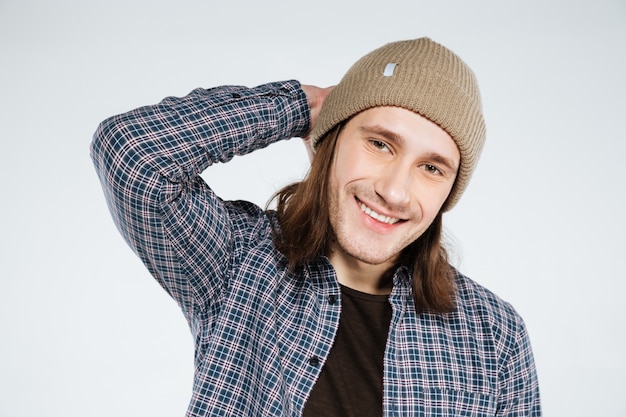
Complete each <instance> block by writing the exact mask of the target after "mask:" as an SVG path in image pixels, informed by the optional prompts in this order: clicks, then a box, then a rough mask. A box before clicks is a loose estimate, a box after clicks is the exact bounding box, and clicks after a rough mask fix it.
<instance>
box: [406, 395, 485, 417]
mask: <svg viewBox="0 0 626 417" xmlns="http://www.w3.org/2000/svg"><path fill="white" fill-rule="evenodd" d="M418 403H419V406H418V410H415V413H411V414H410V415H420V416H424V417H452V416H454V417H486V416H495V414H496V410H497V399H496V397H495V396H494V395H489V394H483V393H477V392H469V391H461V390H453V389H447V388H424V389H423V390H422V391H421V392H420V393H419V395H418Z"/></svg>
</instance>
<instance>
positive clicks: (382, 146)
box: [370, 139, 388, 151]
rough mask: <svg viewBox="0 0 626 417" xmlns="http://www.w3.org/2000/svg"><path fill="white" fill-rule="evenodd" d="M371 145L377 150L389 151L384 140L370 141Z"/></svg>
mask: <svg viewBox="0 0 626 417" xmlns="http://www.w3.org/2000/svg"><path fill="white" fill-rule="evenodd" d="M370 143H371V144H372V145H374V147H375V148H376V149H380V150H381V151H386V150H387V149H388V148H387V144H386V143H385V142H383V141H382V140H375V139H372V140H370Z"/></svg>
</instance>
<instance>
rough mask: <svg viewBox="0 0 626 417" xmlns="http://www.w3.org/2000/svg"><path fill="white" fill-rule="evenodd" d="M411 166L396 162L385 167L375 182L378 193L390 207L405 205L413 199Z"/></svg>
mask: <svg viewBox="0 0 626 417" xmlns="http://www.w3.org/2000/svg"><path fill="white" fill-rule="evenodd" d="M410 171H411V168H410V167H406V166H401V165H399V164H394V165H390V166H387V167H385V168H384V169H383V170H382V172H381V173H380V176H379V178H378V180H377V181H376V184H375V189H376V193H377V194H378V195H379V196H380V197H381V198H382V199H383V200H385V202H386V203H387V205H389V206H390V207H400V208H402V207H404V206H406V205H407V204H408V203H409V202H410V200H411V193H410V187H411V181H412V180H411V172H410Z"/></svg>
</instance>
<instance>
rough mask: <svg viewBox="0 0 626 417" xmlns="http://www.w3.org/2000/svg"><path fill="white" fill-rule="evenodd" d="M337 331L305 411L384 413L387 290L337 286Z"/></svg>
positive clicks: (312, 416) (348, 416)
mask: <svg viewBox="0 0 626 417" xmlns="http://www.w3.org/2000/svg"><path fill="white" fill-rule="evenodd" d="M341 294H342V299H341V303H342V304H341V317H340V319H339V329H338V330H337V337H336V338H335V343H334V344H333V347H332V349H331V350H330V354H329V356H328V359H327V360H326V363H325V364H324V368H323V369H322V373H321V375H320V377H319V379H318V381H317V382H316V384H315V386H314V387H313V391H312V392H311V396H310V397H309V399H308V401H307V403H306V405H305V407H304V413H303V416H304V417H331V416H332V417H352V416H353V417H368V416H382V414H383V413H382V403H383V357H384V354H385V346H386V344H387V334H388V332H389V322H390V321H391V305H390V304H389V302H388V301H387V298H388V297H387V296H386V295H371V294H365V293H362V292H359V291H356V290H353V289H351V288H347V287H344V286H342V287H341Z"/></svg>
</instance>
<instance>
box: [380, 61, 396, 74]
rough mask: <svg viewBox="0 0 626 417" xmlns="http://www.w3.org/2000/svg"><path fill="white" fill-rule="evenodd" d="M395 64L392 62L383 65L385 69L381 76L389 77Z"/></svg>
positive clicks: (394, 68)
mask: <svg viewBox="0 0 626 417" xmlns="http://www.w3.org/2000/svg"><path fill="white" fill-rule="evenodd" d="M396 65H398V64H396V63H393V62H390V63H388V64H387V66H386V67H385V71H384V72H383V76H385V77H391V76H392V75H393V72H394V71H395V70H396Z"/></svg>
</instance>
